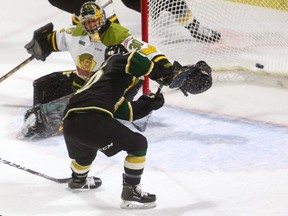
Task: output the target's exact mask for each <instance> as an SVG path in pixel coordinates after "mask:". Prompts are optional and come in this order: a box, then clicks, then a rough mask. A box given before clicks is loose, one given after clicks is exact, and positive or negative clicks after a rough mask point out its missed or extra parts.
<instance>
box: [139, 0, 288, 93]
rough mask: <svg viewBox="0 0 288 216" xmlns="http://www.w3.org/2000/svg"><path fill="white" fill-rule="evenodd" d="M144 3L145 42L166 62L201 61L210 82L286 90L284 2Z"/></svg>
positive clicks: (195, 0)
mask: <svg viewBox="0 0 288 216" xmlns="http://www.w3.org/2000/svg"><path fill="white" fill-rule="evenodd" d="M144 2H145V1H144ZM147 4H148V5H149V10H148V13H147V18H146V19H147V20H146V21H148V27H147V28H148V29H147V32H146V33H147V34H148V35H146V36H145V38H149V43H151V44H153V45H155V46H156V47H157V48H159V50H161V51H162V52H163V53H165V55H167V57H168V58H169V59H170V60H171V61H174V60H177V61H179V62H180V63H181V64H182V65H187V64H194V63H196V62H197V61H199V60H204V61H206V62H207V63H208V64H209V65H210V66H211V67H212V70H213V76H214V77H215V80H216V81H221V82H226V81H235V82H242V81H243V82H255V83H262V84H265V85H276V86H280V87H285V88H287V86H288V85H287V83H288V61H287V59H288V28H287V23H288V3H283V1H280V0H273V1H265V0H262V1H258V0H257V1H256V0H193V1H192V0H186V1H185V2H184V1H175V4H167V3H165V1H164V0H158V1H155V0H149V1H147ZM189 13H190V15H189ZM191 13H192V16H191ZM188 15H189V16H190V17H189V16H188ZM185 16H186V17H187V18H188V19H185ZM179 17H181V19H180V20H181V22H179ZM142 18H143V17H142ZM144 19H145V18H144ZM144 33H145V31H144Z"/></svg>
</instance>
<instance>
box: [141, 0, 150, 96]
mask: <svg viewBox="0 0 288 216" xmlns="http://www.w3.org/2000/svg"><path fill="white" fill-rule="evenodd" d="M141 24H142V28H141V29H142V40H143V41H145V42H147V43H148V0H141ZM150 93H151V91H150V88H149V78H148V77H145V78H144V83H143V94H145V95H147V94H150Z"/></svg>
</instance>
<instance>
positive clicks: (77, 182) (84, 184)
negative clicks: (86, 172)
mask: <svg viewBox="0 0 288 216" xmlns="http://www.w3.org/2000/svg"><path fill="white" fill-rule="evenodd" d="M101 185H102V180H101V179H100V178H98V177H95V176H91V177H87V178H86V179H83V180H82V179H74V178H72V179H71V180H70V181H69V182H68V187H69V188H70V189H96V188H98V187H100V186H101Z"/></svg>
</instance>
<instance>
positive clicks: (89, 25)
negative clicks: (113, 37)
mask: <svg viewBox="0 0 288 216" xmlns="http://www.w3.org/2000/svg"><path fill="white" fill-rule="evenodd" d="M79 21H80V24H81V26H82V28H83V29H84V30H85V31H86V32H87V33H88V34H89V35H90V36H91V37H92V38H93V37H94V36H95V35H98V31H99V29H100V28H101V27H102V26H103V25H104V24H105V23H106V16H105V12H104V10H102V8H101V7H99V6H98V5H97V4H95V3H94V2H87V3H85V4H83V5H82V7H81V9H80V16H79Z"/></svg>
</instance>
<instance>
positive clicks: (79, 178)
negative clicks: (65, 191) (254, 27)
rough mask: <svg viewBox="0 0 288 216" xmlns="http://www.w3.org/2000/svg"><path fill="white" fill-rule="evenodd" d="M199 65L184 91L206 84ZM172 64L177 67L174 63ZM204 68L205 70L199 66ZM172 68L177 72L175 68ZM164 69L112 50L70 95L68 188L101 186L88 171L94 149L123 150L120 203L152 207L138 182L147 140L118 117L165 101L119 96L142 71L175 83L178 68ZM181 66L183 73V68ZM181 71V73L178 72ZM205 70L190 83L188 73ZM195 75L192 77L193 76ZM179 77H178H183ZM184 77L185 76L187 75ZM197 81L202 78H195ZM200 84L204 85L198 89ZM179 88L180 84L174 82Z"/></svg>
mask: <svg viewBox="0 0 288 216" xmlns="http://www.w3.org/2000/svg"><path fill="white" fill-rule="evenodd" d="M197 64H198V66H200V65H201V64H202V66H204V67H202V69H201V70H197V69H196V70H194V69H195V68H193V69H192V70H191V68H190V69H189V70H190V72H192V71H193V72H192V73H190V75H192V74H193V75H192V77H190V75H189V76H187V77H186V79H185V80H186V81H187V82H188V83H186V84H185V85H184V86H183V85H181V87H183V88H184V89H183V90H187V91H189V92H191V93H200V92H203V91H205V90H207V89H208V88H209V87H210V86H211V85H210V84H211V83H210V82H209V83H210V84H208V85H207V86H205V85H203V84H205V83H207V81H209V80H210V78H209V76H206V75H205V74H206V73H209V67H208V68H207V67H206V66H207V65H206V64H205V63H204V62H199V63H197ZM173 67H175V68H176V66H175V65H174V66H173ZM205 68H206V69H208V70H207V71H204V70H205ZM176 71H177V72H176ZM176 71H173V70H171V69H167V68H164V67H163V65H161V64H159V63H157V62H155V63H154V62H153V61H150V60H149V59H148V58H147V57H145V56H144V55H142V54H141V52H138V51H133V52H132V53H126V54H116V55H113V56H111V57H110V58H109V59H108V60H107V61H106V62H105V63H104V64H103V65H102V66H101V67H100V68H99V69H98V71H96V72H95V74H94V75H93V76H92V77H91V78H90V79H89V80H88V82H87V83H86V84H85V85H84V86H83V87H82V88H81V89H79V90H77V91H76V93H75V94H74V95H73V96H72V97H71V98H70V101H69V103H68V105H67V107H66V109H65V112H64V117H63V121H64V125H63V126H64V138H65V143H66V146H67V150H68V154H69V157H70V158H71V159H72V161H71V170H72V179H71V181H70V182H69V183H68V186H69V188H71V189H96V188H98V187H100V186H101V184H102V182H101V179H100V178H98V177H94V176H89V177H88V173H89V170H90V167H91V165H92V162H93V161H94V159H95V158H96V155H97V153H98V151H100V152H102V153H104V154H105V155H106V156H108V157H111V156H114V155H115V154H117V153H119V152H120V151H126V152H127V156H126V157H125V160H124V174H123V189H122V194H121V199H122V200H123V202H122V204H121V208H127V209H131V208H140V209H143V208H153V207H155V206H156V203H155V201H156V196H155V195H154V194H149V193H147V192H143V191H142V189H141V185H140V181H141V176H142V174H143V171H144V166H145V160H146V152H147V148H148V143H147V139H146V138H145V137H144V136H143V135H142V134H140V133H137V132H134V131H132V130H130V129H129V128H127V127H126V126H125V125H123V124H122V123H120V122H119V121H117V120H116V119H115V118H117V119H122V120H126V121H131V120H136V119H139V118H142V117H144V116H146V115H148V114H149V113H150V112H151V111H152V110H157V109H159V108H161V107H162V106H163V104H164V97H163V94H162V93H158V94H150V95H143V96H141V97H140V98H139V99H138V100H136V101H132V102H128V101H127V100H126V99H125V97H123V95H124V94H125V91H126V90H127V89H128V88H129V86H131V84H133V82H134V80H135V79H136V78H137V77H140V76H143V75H146V76H149V78H151V79H152V80H155V81H157V82H159V83H161V84H162V85H169V86H174V85H176V86H177V83H179V80H178V81H177V77H178V78H181V76H182V74H185V73H186V72H187V70H185V69H183V71H181V72H180V71H179V70H176ZM185 71H186V72H185ZM179 72H180V73H179ZM199 72H200V73H201V74H204V76H201V78H200V79H198V80H197V81H198V82H197V83H198V84H200V83H201V85H195V86H196V87H195V86H194V87H193V86H191V85H190V84H192V83H193V82H192V83H190V81H189V80H190V79H189V77H190V78H193V79H196V77H197V75H196V74H198V73H199ZM195 75H196V76H195ZM182 78H183V77H182ZM187 78H188V79H187ZM200 80H202V81H204V82H199V81H200ZM203 86H205V87H204V88H203ZM178 87H179V86H178Z"/></svg>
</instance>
